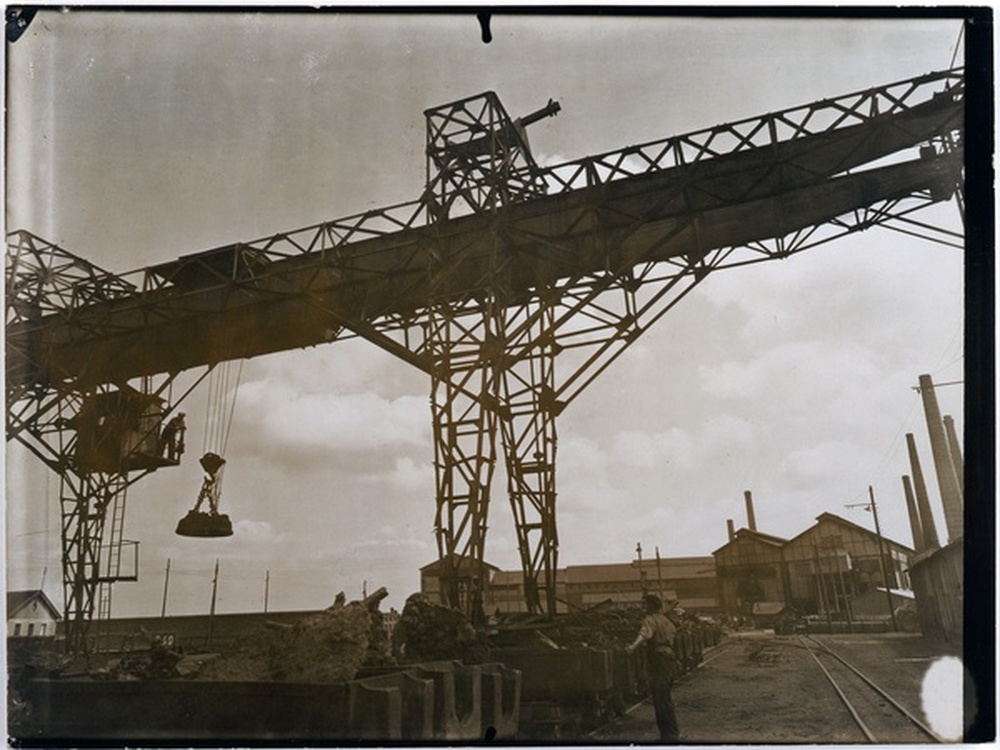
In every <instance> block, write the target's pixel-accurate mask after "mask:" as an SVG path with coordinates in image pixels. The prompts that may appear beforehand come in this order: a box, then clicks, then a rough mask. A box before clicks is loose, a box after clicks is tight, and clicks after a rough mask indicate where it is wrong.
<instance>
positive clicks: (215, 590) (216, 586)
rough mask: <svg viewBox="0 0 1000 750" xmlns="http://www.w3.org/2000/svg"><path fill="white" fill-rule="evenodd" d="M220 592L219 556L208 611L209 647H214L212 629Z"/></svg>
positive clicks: (216, 559) (216, 560) (216, 561)
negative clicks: (217, 597)
mask: <svg viewBox="0 0 1000 750" xmlns="http://www.w3.org/2000/svg"><path fill="white" fill-rule="evenodd" d="M218 592H219V558H215V575H213V576H212V607H211V609H209V611H208V647H209V648H211V647H212V631H213V630H214V628H215V597H216V594H218Z"/></svg>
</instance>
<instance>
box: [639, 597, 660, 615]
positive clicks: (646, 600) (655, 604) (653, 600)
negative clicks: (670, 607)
mask: <svg viewBox="0 0 1000 750" xmlns="http://www.w3.org/2000/svg"><path fill="white" fill-rule="evenodd" d="M642 603H643V605H644V606H645V607H646V609H648V610H649V611H651V612H658V611H660V610H661V609H663V602H662V601H660V597H658V596H657V595H656V594H646V595H645V596H644V597H642Z"/></svg>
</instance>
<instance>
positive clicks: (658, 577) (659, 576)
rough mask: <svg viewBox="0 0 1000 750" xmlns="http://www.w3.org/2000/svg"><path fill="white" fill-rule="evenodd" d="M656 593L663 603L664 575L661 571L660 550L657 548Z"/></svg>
mask: <svg viewBox="0 0 1000 750" xmlns="http://www.w3.org/2000/svg"><path fill="white" fill-rule="evenodd" d="M656 593H657V595H658V596H659V597H660V601H663V574H662V572H661V571H660V548H659V547H657V548H656Z"/></svg>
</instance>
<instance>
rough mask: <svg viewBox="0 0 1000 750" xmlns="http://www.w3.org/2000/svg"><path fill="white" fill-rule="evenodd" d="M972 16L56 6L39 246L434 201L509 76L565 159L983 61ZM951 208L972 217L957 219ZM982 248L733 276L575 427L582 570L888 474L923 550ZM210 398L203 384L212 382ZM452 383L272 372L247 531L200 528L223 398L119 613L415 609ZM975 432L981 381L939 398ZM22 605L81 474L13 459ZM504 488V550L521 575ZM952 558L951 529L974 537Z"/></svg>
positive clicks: (230, 483) (681, 550)
mask: <svg viewBox="0 0 1000 750" xmlns="http://www.w3.org/2000/svg"><path fill="white" fill-rule="evenodd" d="M959 30H960V22H959V21H958V20H948V19H937V20H905V19H901V18H894V19H891V20H872V19H867V20H821V19H809V20H794V19H775V18H771V19H759V18H758V19H755V18H737V19H725V18H681V17H671V18H651V17H642V18H606V17H577V18H567V17H546V16H533V17H516V16H505V15H501V16H495V17H494V18H493V20H492V32H493V41H492V42H491V43H490V44H484V43H482V41H481V40H480V36H479V33H480V32H479V25H478V23H477V21H476V19H475V18H474V17H473V16H471V15H470V16H459V15H454V16H431V15H423V16H416V15H395V16H389V15H379V16H371V15H333V14H329V15H312V14H261V13H229V14H209V13H198V14H190V13H188V14H184V13H169V14H168V13H158V14H152V13H139V12H86V13H80V12H53V11H43V12H40V13H39V14H38V16H37V17H36V18H35V20H34V23H33V24H32V25H31V27H30V28H29V30H28V31H27V33H26V34H25V35H24V36H23V37H22V38H21V39H20V41H18V42H17V43H16V44H14V45H10V46H8V65H9V68H8V82H9V92H8V96H9V102H8V105H9V113H8V117H9V120H8V128H9V131H8V143H9V150H8V154H7V159H8V162H7V169H8V172H7V176H8V202H7V216H6V221H7V228H8V229H19V228H23V229H28V230H30V231H32V232H34V233H36V234H38V235H40V236H42V237H44V238H45V239H48V240H50V241H53V242H56V243H58V244H60V245H61V246H62V247H64V248H65V249H67V250H69V251H70V252H73V253H76V254H78V255H81V256H83V257H84V258H86V259H88V260H90V261H91V262H93V263H95V264H97V265H99V266H101V267H103V268H106V269H108V270H111V271H115V272H125V271H129V270H133V269H137V268H140V267H143V266H146V265H149V264H153V263H159V262H163V261H167V260H170V259H173V258H176V257H178V256H181V255H187V254H190V253H194V252H197V251H200V250H205V249H208V248H211V247H214V246H217V245H221V244H226V243H230V242H234V241H239V240H251V239H256V238H258V237H260V236H264V235H268V234H272V233H275V232H278V231H284V230H290V229H295V228H298V227H300V226H304V225H308V224H313V223H316V222H319V221H323V220H327V219H334V218H337V217H340V216H346V215H349V214H352V213H355V212H358V211H362V210H364V209H366V208H373V207H378V206H383V205H390V204H393V203H397V202H401V201H406V200H413V199H416V198H417V197H418V196H419V194H420V192H421V189H422V185H423V181H424V169H425V166H424V156H423V149H424V119H423V114H422V113H423V111H424V109H426V108H428V107H431V106H434V105H438V104H442V103H445V102H448V101H452V100H454V99H458V98H461V97H465V96H467V95H471V94H475V93H479V92H482V91H485V90H488V89H492V90H495V91H496V92H497V93H498V94H499V96H500V98H501V99H502V101H503V102H504V104H505V106H506V108H507V110H508V111H509V112H511V113H512V114H513V115H515V116H516V115H519V114H525V113H527V112H530V111H532V110H534V109H537V108H538V107H540V106H542V105H544V104H545V103H546V102H547V101H548V99H549V98H554V99H557V100H558V101H559V102H560V103H561V104H562V111H561V112H560V114H559V115H558V116H557V117H555V118H549V119H546V120H544V121H542V122H539V123H538V124H536V125H534V126H532V130H531V142H532V147H533V150H534V153H535V156H536V158H537V159H538V160H539V161H541V162H543V163H548V164H551V163H556V162H558V161H562V160H568V159H573V158H577V157H582V156H585V155H587V154H593V153H598V152H602V151H607V150H612V149H618V148H622V147H624V146H627V145H630V144H634V143H640V142H644V141H649V140H653V139H657V138H662V137H667V136H670V135H675V134H679V133H683V132H686V131H691V130H696V129H702V128H707V127H710V126H713V125H716V124H719V123H722V122H725V121H728V120H736V119H741V118H745V117H751V116H754V115H760V114H764V113H766V112H770V111H774V110H778V109H782V108H786V107H791V106H796V105H801V104H806V103H808V102H811V101H814V100H817V99H822V98H827V97H833V96H837V95H840V94H844V93H848V92H851V91H854V90H858V89H863V88H868V87H870V86H874V85H878V84H883V83H888V82H892V81H895V80H900V79H905V78H910V77H913V76H917V75H920V74H922V73H926V72H928V71H932V70H940V69H944V68H947V67H949V65H950V63H951V60H952V56H953V54H954V52H955V46H956V43H957V42H958V39H959ZM924 220H926V221H929V222H931V223H935V224H939V225H944V226H948V227H950V228H953V229H958V228H959V227H960V226H961V223H960V220H959V217H958V213H957V210H956V208H955V206H954V204H949V205H945V206H942V207H940V208H939V209H936V210H934V211H933V212H929V213H928V214H925V216H924ZM962 273H963V257H962V253H961V252H960V251H958V250H955V249H951V248H946V247H943V246H940V245H935V244H932V243H929V242H926V241H921V240H918V239H913V238H907V237H904V236H902V235H899V234H895V233H891V232H888V231H885V230H873V231H870V232H867V233H864V234H862V235H859V236H856V237H853V238H851V239H850V240H843V241H839V242H836V243H833V244H830V245H827V246H824V247H822V248H819V249H816V250H813V251H809V252H807V253H805V254H802V255H800V256H796V257H794V258H792V259H789V260H786V261H781V262H774V263H765V264H761V265H758V266H755V267H751V268H744V269H737V270H732V271H726V272H721V273H718V274H714V275H712V276H710V277H709V278H708V279H707V280H706V281H705V282H704V283H703V284H702V285H701V286H700V287H699V288H698V289H697V290H696V291H695V292H694V293H693V294H692V295H690V296H689V297H688V298H687V299H685V300H684V302H682V303H681V304H680V305H679V306H678V307H677V308H676V309H675V310H674V311H673V312H671V313H670V314H668V315H667V316H666V317H665V318H664V319H663V320H661V321H660V322H659V323H658V325H657V326H656V327H655V328H653V329H652V330H651V331H650V332H649V333H647V334H646V335H644V336H643V338H641V339H640V340H639V341H638V343H637V344H635V345H634V346H633V347H632V348H631V349H630V350H629V351H628V352H627V353H626V354H625V356H624V357H622V358H621V359H620V360H619V361H618V362H616V363H615V365H614V366H613V367H611V368H610V369H609V370H608V371H606V372H605V373H604V374H603V375H602V376H601V377H600V378H599V379H598V380H597V381H596V382H595V383H594V384H593V385H592V386H591V387H590V388H589V390H588V391H587V392H585V393H584V395H582V396H581V397H580V398H579V399H578V400H577V401H575V402H574V403H573V404H572V405H571V406H570V408H569V409H567V411H566V412H564V413H563V414H562V416H561V417H560V420H559V424H558V431H559V454H558V458H559V463H558V492H559V500H558V524H559V538H560V564H561V565H567V564H570V565H572V564H583V563H593V562H626V561H628V560H630V559H632V558H633V556H634V550H635V546H636V543H637V542H640V541H641V543H642V545H643V549H644V550H645V551H646V553H647V554H652V553H653V551H654V549H655V548H656V547H659V550H660V553H661V555H663V556H674V555H710V554H711V552H712V551H713V550H715V549H717V548H718V547H719V546H721V545H722V544H724V543H725V541H726V519H727V518H733V519H735V521H736V523H737V526H742V525H745V516H744V511H743V491H744V490H746V489H749V490H752V491H753V493H754V497H755V502H756V515H757V525H758V528H759V530H761V531H764V532H767V533H772V534H776V535H779V536H785V537H791V536H794V535H795V534H797V533H799V532H800V531H802V530H804V529H805V528H807V527H808V526H809V525H810V524H811V523H812V521H813V519H814V518H815V517H816V516H817V515H818V514H820V513H822V512H824V511H829V512H832V513H837V514H840V515H842V516H844V517H846V518H849V519H850V520H853V521H856V522H858V523H860V524H863V525H867V526H869V528H871V527H872V524H871V516H870V515H869V514H866V513H864V512H863V511H860V510H848V509H845V508H844V505H845V504H847V503H857V502H862V501H864V500H866V499H867V491H868V486H869V485H872V486H873V487H874V489H875V492H876V496H877V499H878V501H879V508H880V512H881V521H882V527H883V532H884V533H885V534H886V535H887V536H889V537H891V538H893V539H895V540H897V541H900V542H903V543H906V544H911V545H912V540H911V538H910V534H909V526H908V521H907V518H906V511H905V502H904V497H903V493H902V485H901V481H900V476H901V475H902V474H905V473H909V467H908V463H907V459H906V450H905V442H904V435H905V433H907V432H913V433H915V434H916V437H917V443H918V447H919V449H920V450H921V458H922V461H923V465H924V470H925V476H926V478H927V480H928V485H929V487H930V489H931V493H932V502H933V504H934V507H935V510H936V511H937V513H938V516H937V525H938V530H939V533H940V534H941V535H942V537H944V535H945V526H944V520H943V512H942V511H941V508H940V500H939V496H938V492H937V487H936V484H935V482H934V480H933V476H932V474H931V470H932V461H931V454H930V449H929V444H928V441H927V437H926V428H925V426H924V422H923V413H922V410H921V406H920V399H919V396H918V394H917V393H916V392H915V391H914V390H913V388H912V387H913V386H915V385H916V383H917V378H918V376H919V375H920V374H921V373H930V374H931V375H932V376H933V377H934V379H935V381H937V382H941V383H943V382H949V381H959V380H961V379H962V374H963V356H962V355H963V352H962V333H963V296H962V278H963V277H962ZM181 381H184V376H182V378H181ZM429 392H430V383H429V380H428V378H427V377H426V376H425V375H423V374H421V373H419V372H417V371H415V370H413V369H411V368H409V366H407V365H406V364H403V363H402V362H400V361H397V360H394V359H393V358H392V357H390V355H388V354H386V353H384V352H382V351H380V350H377V349H375V348H374V347H372V346H370V345H367V344H365V343H363V342H357V341H348V342H340V343H336V344H333V345H330V346H327V347H321V348H315V349H309V350H301V351H292V352H286V353H282V354H277V355H272V356H267V357H261V358H258V359H254V360H250V361H248V362H247V363H246V364H245V366H244V369H243V385H242V387H241V389H240V391H239V398H238V402H237V406H236V413H235V420H234V427H233V432H234V434H233V437H232V440H231V442H230V445H229V450H228V455H227V458H228V460H229V465H228V467H227V473H226V478H225V484H224V488H223V499H222V506H221V509H222V510H223V511H224V512H227V513H228V514H230V516H231V517H232V518H233V519H234V521H235V531H236V533H235V535H234V536H233V537H231V538H228V539H223V540H197V539H195V540H192V539H185V538H181V537H178V536H176V535H175V534H174V533H173V530H174V526H175V524H176V522H177V519H178V518H180V517H181V516H182V515H184V513H185V512H186V511H187V510H188V509H189V508H190V507H191V506H192V505H193V503H194V499H195V496H196V495H197V490H198V486H199V484H200V481H201V480H200V475H201V472H200V469H199V468H198V466H197V464H196V460H195V459H196V458H197V455H198V454H199V450H200V448H201V435H202V432H201V431H202V430H203V427H204V420H205V405H204V394H203V393H201V392H200V391H199V392H198V393H196V394H195V396H193V397H192V398H191V400H190V402H189V403H186V404H185V409H184V410H185V411H186V412H187V414H188V422H189V426H190V431H189V439H188V445H189V452H188V454H187V456H186V459H187V460H186V461H185V462H184V464H183V465H182V466H181V467H179V468H176V469H171V470H163V471H160V472H157V473H156V474H155V475H153V476H151V477H149V478H147V479H144V480H143V481H141V482H139V483H138V484H137V485H135V486H134V487H133V488H132V489H131V490H130V492H129V504H128V513H127V520H126V527H125V537H126V538H128V539H134V540H138V541H139V542H140V550H141V553H140V555H141V559H140V570H139V576H140V580H139V582H138V583H129V584H120V585H118V586H116V588H115V593H114V614H115V615H118V616H124V615H138V614H149V615H154V614H158V613H159V611H160V605H161V598H162V595H163V583H164V569H165V565H166V561H167V559H168V558H169V559H170V560H171V578H170V588H169V602H168V612H169V613H173V614H181V613H193V612H204V611H207V609H208V606H209V602H210V596H211V580H212V567H213V564H214V561H215V559H216V558H218V559H219V560H220V565H221V574H220V586H219V600H218V611H220V612H237V611H252V610H257V609H260V608H261V606H262V603H263V592H264V579H265V575H266V573H267V571H269V572H270V579H271V583H270V603H269V606H270V609H272V610H279V609H308V608H318V607H324V606H327V605H328V604H330V602H332V600H333V598H334V595H335V594H336V593H337V592H338V591H340V590H344V591H346V593H347V594H348V596H349V597H356V596H359V595H360V593H361V588H362V585H363V581H367V583H368V586H369V589H371V588H374V587H377V586H380V585H384V586H386V587H387V588H388V589H389V591H390V598H389V603H390V604H392V605H394V606H396V607H399V606H401V604H402V602H403V601H404V600H405V598H406V596H408V595H409V594H410V593H412V592H413V591H415V590H416V589H417V588H418V574H417V571H418V568H419V567H420V566H422V565H424V564H426V563H428V562H431V561H432V560H433V559H434V558H435V556H436V547H435V542H434V537H433V531H432V526H433V517H434V498H433V494H434V477H433V470H432V466H431V459H432V455H433V446H432V442H431V430H430V408H429V402H428V399H429ZM938 398H939V401H940V404H941V409H942V412H943V413H945V414H951V415H953V416H954V418H955V421H956V425H957V427H958V429H959V432H960V433H961V430H962V427H963V424H964V419H963V417H964V415H963V413H962V387H961V385H953V386H946V387H942V388H939V389H938ZM7 458H8V472H7V493H8V505H7V509H8V512H7V538H8V571H7V572H8V588H9V589H20V588H36V587H38V586H39V584H40V583H41V581H42V579H43V576H44V578H45V589H46V591H47V592H48V593H49V595H50V596H51V597H52V598H53V600H54V601H55V602H56V603H57V605H60V606H61V604H62V591H61V587H60V567H59V565H60V563H59V559H60V552H59V516H58V514H59V509H58V486H59V483H58V480H57V479H56V477H55V476H54V475H52V474H50V473H48V472H47V471H46V470H44V469H43V468H41V467H40V466H39V465H38V462H37V461H35V460H34V459H33V458H31V457H30V456H29V455H28V454H27V452H26V451H25V450H23V449H22V448H20V447H19V446H17V445H15V444H11V445H9V447H8V452H7ZM504 486H505V482H504V478H503V476H502V474H499V475H498V476H497V477H496V479H495V483H494V493H493V505H492V512H491V521H490V531H489V537H488V542H487V553H486V555H487V559H488V560H489V561H490V562H492V563H494V564H496V565H498V566H500V567H502V568H505V569H512V568H515V567H516V566H517V564H518V563H517V561H518V557H517V550H516V547H515V537H514V533H513V526H512V520H511V515H510V512H509V510H508V507H507V501H506V497H505V496H504V492H503V488H504ZM942 541H943V540H942Z"/></svg>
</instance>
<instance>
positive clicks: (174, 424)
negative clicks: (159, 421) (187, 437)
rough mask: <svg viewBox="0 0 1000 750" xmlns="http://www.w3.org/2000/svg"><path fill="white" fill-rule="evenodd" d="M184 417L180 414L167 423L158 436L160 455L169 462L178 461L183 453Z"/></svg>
mask: <svg viewBox="0 0 1000 750" xmlns="http://www.w3.org/2000/svg"><path fill="white" fill-rule="evenodd" d="M184 416H185V415H184V412H180V413H179V414H178V415H177V416H176V417H174V418H173V419H171V420H170V421H169V422H167V425H166V427H164V428H163V432H162V433H161V434H160V453H161V455H166V457H167V459H169V460H170V461H179V460H180V458H181V455H182V454H183V453H184V430H186V429H187V425H185V424H184Z"/></svg>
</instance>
